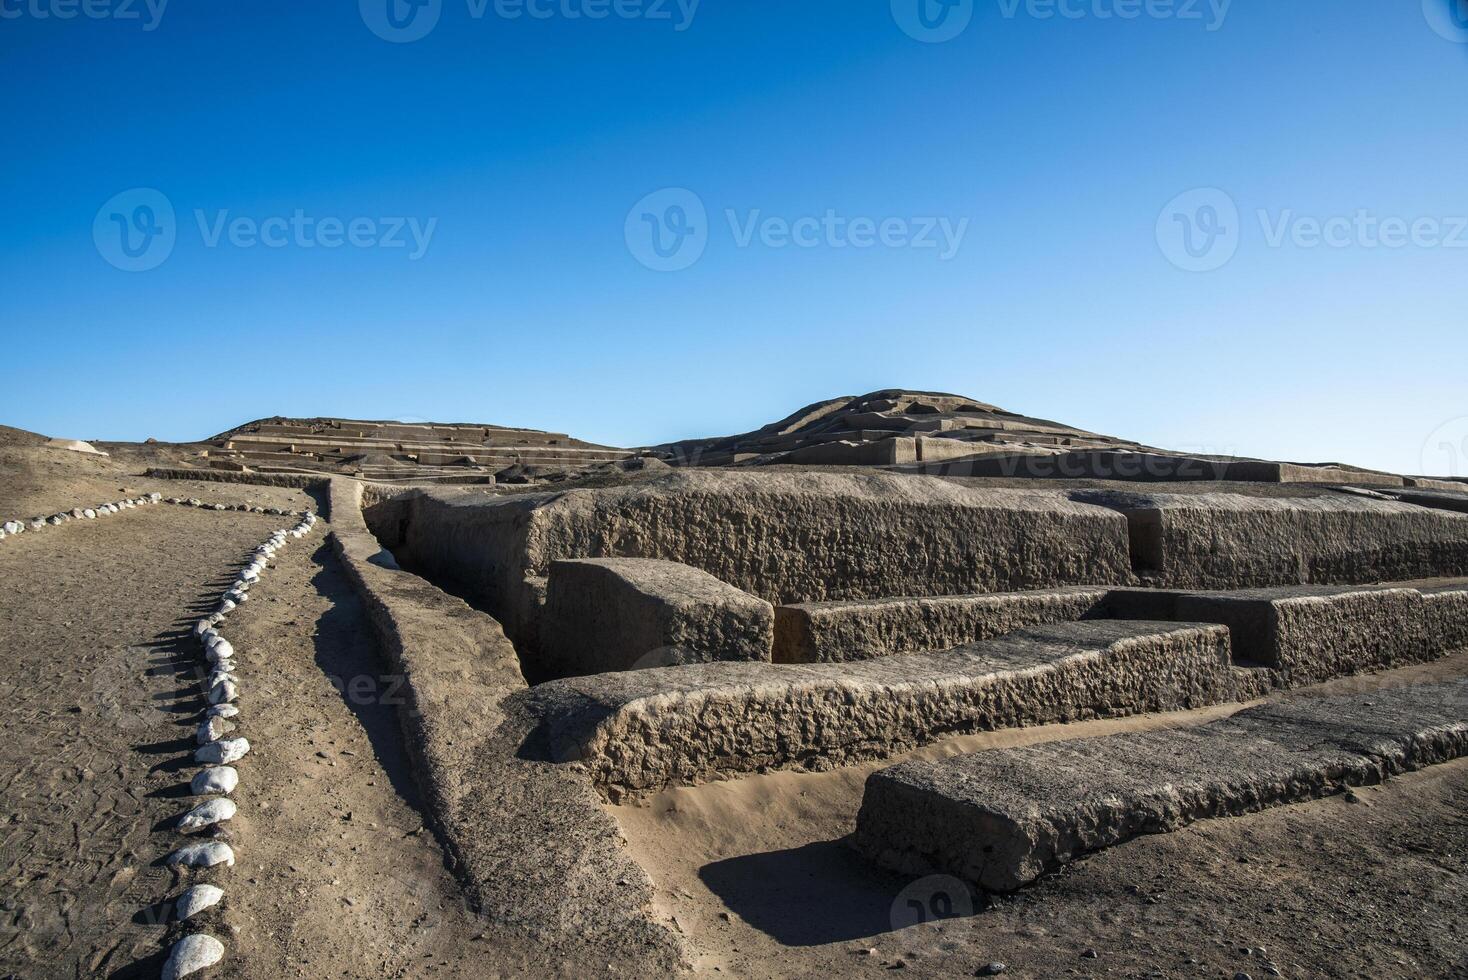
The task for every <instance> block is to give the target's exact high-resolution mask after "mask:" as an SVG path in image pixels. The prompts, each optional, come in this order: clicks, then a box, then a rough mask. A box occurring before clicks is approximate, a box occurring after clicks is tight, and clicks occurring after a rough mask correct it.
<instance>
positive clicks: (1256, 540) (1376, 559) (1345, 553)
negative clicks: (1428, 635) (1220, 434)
mask: <svg viewBox="0 0 1468 980" xmlns="http://www.w3.org/2000/svg"><path fill="white" fill-rule="evenodd" d="M1073 496H1075V498H1076V499H1078V500H1082V501H1086V502H1089V503H1094V504H1100V505H1102V506H1107V507H1112V508H1115V509H1116V510H1117V511H1119V512H1120V513H1122V514H1125V515H1126V517H1127V519H1128V522H1129V524H1130V535H1131V554H1132V561H1133V564H1134V567H1135V568H1136V571H1137V573H1138V574H1139V575H1142V576H1144V577H1145V578H1146V579H1148V580H1151V581H1153V582H1155V584H1157V585H1158V586H1161V587H1163V588H1181V589H1243V588H1256V587H1266V586H1276V585H1308V584H1322V585H1324V584H1338V585H1351V584H1358V583H1364V582H1390V581H1402V580H1407V579H1419V578H1434V577H1438V576H1460V575H1465V574H1468V514H1458V513H1454V512H1452V511H1444V510H1430V509H1427V508H1423V507H1414V506H1411V505H1410V504H1404V503H1398V502H1396V501H1391V500H1380V499H1375V498H1373V497H1365V496H1358V495H1351V494H1340V493H1329V494H1317V495H1314V496H1301V497H1258V496H1246V495H1242V494H1227V493H1200V494H1182V493H1179V494H1167V493H1131V492H1123V491H1114V490H1079V491H1075V492H1074V493H1073Z"/></svg>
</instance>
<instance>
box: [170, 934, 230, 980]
mask: <svg viewBox="0 0 1468 980" xmlns="http://www.w3.org/2000/svg"><path fill="white" fill-rule="evenodd" d="M222 959H224V943H222V942H220V941H219V940H217V939H215V938H214V937H213V936H206V935H204V934H203V933H195V934H194V935H192V936H185V937H183V938H182V939H180V940H179V941H178V942H176V943H174V944H173V951H172V952H170V953H169V954H168V962H167V963H164V964H163V973H162V974H161V976H162V978H163V980H182V978H184V977H186V976H188V975H189V974H191V973H198V972H199V971H200V970H203V969H205V968H207V967H211V966H213V965H214V964H215V963H218V962H219V961H220V960H222Z"/></svg>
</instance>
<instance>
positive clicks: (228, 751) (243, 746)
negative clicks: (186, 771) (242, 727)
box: [194, 738, 250, 765]
mask: <svg viewBox="0 0 1468 980" xmlns="http://www.w3.org/2000/svg"><path fill="white" fill-rule="evenodd" d="M249 751H250V740H249V739H246V738H226V739H223V740H221V741H218V742H210V743H209V744H208V745H201V746H199V748H197V749H196V750H194V761H195V762H206V763H209V764H210V765H227V764H229V763H231V762H238V761H239V760H240V759H243V758H244V757H245V756H246V755H247V754H249Z"/></svg>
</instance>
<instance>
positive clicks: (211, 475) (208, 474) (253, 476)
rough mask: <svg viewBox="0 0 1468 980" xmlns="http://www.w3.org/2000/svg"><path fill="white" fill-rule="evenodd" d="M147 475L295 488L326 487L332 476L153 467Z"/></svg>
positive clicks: (205, 481) (169, 478)
mask: <svg viewBox="0 0 1468 980" xmlns="http://www.w3.org/2000/svg"><path fill="white" fill-rule="evenodd" d="M145 475H146V476H150V477H152V478H153V479H155V480H198V481H199V482H201V483H249V484H253V485H255V486H257V487H288V488H290V489H293V490H308V489H311V488H318V489H324V488H325V486H326V483H327V481H328V480H329V479H330V477H328V476H326V475H325V474H324V473H323V474H319V475H313V474H309V473H238V472H231V471H229V470H191V469H186V468H173V469H170V468H166V467H156V466H155V467H153V468H151V469H149V470H148V471H147V473H146V474H145Z"/></svg>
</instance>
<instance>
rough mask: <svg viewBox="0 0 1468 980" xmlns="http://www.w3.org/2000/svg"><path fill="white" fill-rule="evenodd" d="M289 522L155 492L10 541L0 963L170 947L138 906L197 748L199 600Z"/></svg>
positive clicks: (1, 734) (126, 956)
mask: <svg viewBox="0 0 1468 980" xmlns="http://www.w3.org/2000/svg"><path fill="white" fill-rule="evenodd" d="M278 523H279V518H274V519H271V518H266V517H261V516H255V515H245V514H221V513H214V512H204V511H199V510H194V509H193V508H183V507H169V506H167V505H157V506H152V507H146V508H138V509H135V510H130V511H127V512H125V513H122V514H117V515H114V516H111V517H108V518H105V519H101V520H96V521H87V522H84V523H76V522H74V523H72V524H67V525H63V526H61V527H58V528H50V529H47V530H45V531H40V532H35V533H28V534H24V535H21V536H20V537H18V538H16V539H14V540H10V539H7V540H5V541H3V542H0V545H3V547H0V699H3V703H4V704H5V706H6V708H5V711H4V712H3V713H0V821H3V823H0V876H3V877H0V881H3V887H0V976H3V975H5V974H6V973H7V972H13V973H14V974H15V975H17V976H20V977H26V978H34V977H83V976H86V977H91V976H98V975H106V974H107V973H110V972H112V971H113V970H115V969H117V968H119V967H123V966H126V965H127V964H129V963H131V962H134V961H135V960H137V959H139V958H142V957H146V956H148V955H150V954H151V953H152V952H153V951H154V949H155V948H156V945H157V943H158V942H159V940H160V937H161V935H162V932H163V930H162V928H161V927H159V926H157V925H150V924H148V922H147V921H146V916H144V918H143V920H142V921H135V917H136V916H138V914H139V913H140V912H141V911H143V910H145V909H147V908H148V907H149V906H150V905H152V904H153V903H154V902H156V901H158V900H159V899H160V898H162V897H163V896H164V895H165V894H166V893H167V891H168V885H169V879H170V875H169V873H168V872H167V871H166V870H165V869H163V868H161V867H158V866H156V864H155V862H156V861H157V859H159V858H160V857H162V856H163V855H164V854H166V853H167V852H168V851H169V850H170V849H171V847H172V846H173V843H174V840H175V838H174V837H173V835H171V834H169V833H167V832H166V831H164V830H162V829H160V828H158V825H159V824H160V822H162V821H164V820H165V819H166V818H170V817H172V816H174V815H176V814H177V813H178V812H179V810H180V801H179V800H178V799H177V798H176V796H175V791H176V789H177V788H178V786H179V785H180V782H181V777H182V776H183V774H184V773H185V772H186V760H187V759H188V753H189V752H191V751H192V739H190V738H188V735H189V734H190V730H189V728H188V726H189V725H190V724H191V723H194V722H196V720H197V719H196V705H195V701H196V698H197V689H196V685H195V683H194V681H193V675H192V668H193V665H194V660H193V650H192V649H191V648H189V647H188V646H187V645H186V644H185V642H184V638H183V634H184V630H185V628H186V626H185V624H186V623H187V622H188V620H189V617H188V616H187V615H186V613H187V612H188V611H189V610H195V611H197V610H198V609H199V608H200V603H201V602H202V601H203V600H204V599H205V596H206V594H207V589H206V585H207V584H208V583H211V582H212V583H215V589H216V591H215V595H216V596H217V594H218V592H217V588H218V585H219V584H222V583H223V581H224V580H225V578H226V577H227V575H228V573H229V571H230V569H231V567H232V566H233V563H236V562H237V561H238V560H239V559H240V558H242V557H243V556H244V554H245V553H246V552H247V551H248V550H249V549H250V548H251V547H253V546H254V545H255V544H257V543H258V542H259V541H260V540H261V539H262V538H264V537H265V536H266V535H267V534H269V533H270V531H271V530H273V529H274V527H275V526H277V525H278ZM194 614H195V615H197V612H195V613H194Z"/></svg>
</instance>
